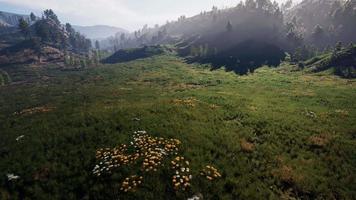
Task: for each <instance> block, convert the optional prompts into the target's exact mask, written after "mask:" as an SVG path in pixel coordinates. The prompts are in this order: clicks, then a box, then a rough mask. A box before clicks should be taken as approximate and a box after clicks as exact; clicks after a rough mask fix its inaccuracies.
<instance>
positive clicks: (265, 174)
mask: <svg viewBox="0 0 356 200" xmlns="http://www.w3.org/2000/svg"><path fill="white" fill-rule="evenodd" d="M5 72H6V73H5ZM5 74H7V75H6V77H10V78H11V79H10V78H6V80H8V79H10V80H11V82H9V81H6V80H5ZM0 75H1V76H2V77H3V78H2V79H4V80H3V81H0V85H3V86H0V159H1V162H0V199H187V198H188V197H192V196H193V195H194V194H199V193H200V194H202V195H203V197H204V199H294V198H296V199H354V198H355V197H356V183H355V181H356V140H355V139H356V81H355V80H347V79H341V78H338V77H336V76H331V75H327V74H303V73H302V72H291V68H290V67H289V66H287V65H286V66H282V67H279V68H262V69H259V70H257V71H256V73H254V74H252V75H247V76H238V75H236V74H234V73H232V72H225V71H223V70H217V71H210V70H209V68H207V67H204V66H201V65H188V64H185V63H184V62H183V61H182V60H181V59H179V58H177V57H175V56H168V55H166V56H156V57H153V58H147V59H144V60H137V61H134V62H129V63H123V64H116V65H105V66H102V67H98V68H90V69H83V70H79V71H70V70H67V71H61V70H60V69H57V68H56V67H53V66H49V67H47V68H43V67H42V68H40V67H24V66H18V67H4V68H1V73H0ZM180 100H183V101H180ZM177 102H180V103H177ZM25 109H32V111H31V110H25ZM21 111H22V113H21ZM15 112H17V113H18V114H15ZM19 113H20V114H19ZM135 118H138V119H140V121H137V120H134V119H135ZM136 130H146V131H147V132H148V133H149V134H151V135H152V136H160V137H164V138H177V139H179V140H181V141H182V143H183V144H182V146H181V155H183V156H185V157H186V158H187V159H189V160H190V162H191V169H192V171H193V174H199V170H200V169H201V168H202V167H204V166H205V165H207V164H210V165H212V166H214V167H216V168H217V169H218V170H219V171H220V172H221V174H222V178H220V179H218V180H217V181H212V182H209V181H207V180H204V179H203V178H201V177H199V176H195V177H193V182H192V187H191V190H190V191H187V192H177V193H176V192H175V191H174V190H173V187H172V184H171V176H170V174H169V171H168V170H166V169H164V168H163V169H161V170H159V171H158V172H156V173H150V174H146V175H144V180H143V182H144V184H143V185H142V186H141V187H140V188H139V189H138V190H137V191H136V192H132V193H122V192H120V191H119V188H120V183H121V182H122V180H123V179H124V178H125V177H127V176H129V175H134V174H135V173H138V172H137V170H130V169H129V168H125V169H124V170H123V171H118V172H117V173H115V174H114V175H113V176H110V177H106V178H105V177H104V178H96V177H95V176H93V175H92V172H91V170H92V169H93V167H94V166H95V151H96V149H98V148H103V147H104V148H105V147H115V146H117V145H119V144H121V143H125V142H127V141H129V140H130V139H131V135H132V134H133V132H134V131H136ZM21 135H24V137H23V138H22V139H19V141H16V138H17V137H18V136H21ZM10 173H12V174H14V175H18V176H20V178H19V179H17V180H12V181H8V178H7V174H10Z"/></svg>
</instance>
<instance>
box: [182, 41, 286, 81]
mask: <svg viewBox="0 0 356 200" xmlns="http://www.w3.org/2000/svg"><path fill="white" fill-rule="evenodd" d="M284 58H285V52H284V51H283V50H282V49H280V48H279V47H277V46H276V45H272V44H269V43H266V42H260V41H256V40H247V41H245V42H242V43H240V44H238V45H236V46H235V47H233V48H230V49H228V50H225V51H222V52H220V53H218V54H216V55H210V56H207V57H188V58H186V61H187V62H188V63H193V62H198V63H201V64H211V65H212V69H213V70H216V69H219V68H221V67H225V69H226V70H227V71H234V72H235V73H237V74H240V75H244V74H247V73H248V72H250V73H253V72H254V71H255V70H256V69H258V68H260V67H262V66H264V65H267V66H278V65H279V64H280V63H281V61H282V60H284Z"/></svg>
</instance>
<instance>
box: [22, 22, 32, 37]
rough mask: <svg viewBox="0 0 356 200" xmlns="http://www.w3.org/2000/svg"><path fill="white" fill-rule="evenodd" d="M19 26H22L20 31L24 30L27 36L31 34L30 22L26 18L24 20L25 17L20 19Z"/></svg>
mask: <svg viewBox="0 0 356 200" xmlns="http://www.w3.org/2000/svg"><path fill="white" fill-rule="evenodd" d="M19 28H20V31H21V32H22V34H23V35H24V36H25V37H27V36H28V34H29V32H30V31H29V24H28V22H27V21H26V20H24V19H23V18H21V19H20V20H19Z"/></svg>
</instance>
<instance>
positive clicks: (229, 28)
mask: <svg viewBox="0 0 356 200" xmlns="http://www.w3.org/2000/svg"><path fill="white" fill-rule="evenodd" d="M226 30H227V31H228V32H231V31H232V25H231V22H230V21H228V22H227V25H226Z"/></svg>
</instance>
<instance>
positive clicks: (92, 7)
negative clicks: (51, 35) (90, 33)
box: [0, 0, 140, 28]
mask: <svg viewBox="0 0 356 200" xmlns="http://www.w3.org/2000/svg"><path fill="white" fill-rule="evenodd" d="M2 2H3V3H6V4H9V5H13V6H19V7H25V8H27V9H29V11H32V10H44V9H48V8H51V9H53V10H54V11H55V12H56V13H57V14H58V16H59V17H60V19H61V20H62V21H64V20H69V21H70V22H73V23H80V24H84V25H93V24H111V25H123V26H128V28H133V27H134V26H130V25H131V24H132V22H133V23H135V22H137V19H139V17H140V16H139V15H138V14H137V13H136V12H134V11H132V10H130V9H129V8H128V7H127V6H126V5H125V4H124V3H123V1H121V0H90V1H89V0H0V3H2ZM124 19H131V20H130V22H128V20H126V21H125V20H124Z"/></svg>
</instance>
